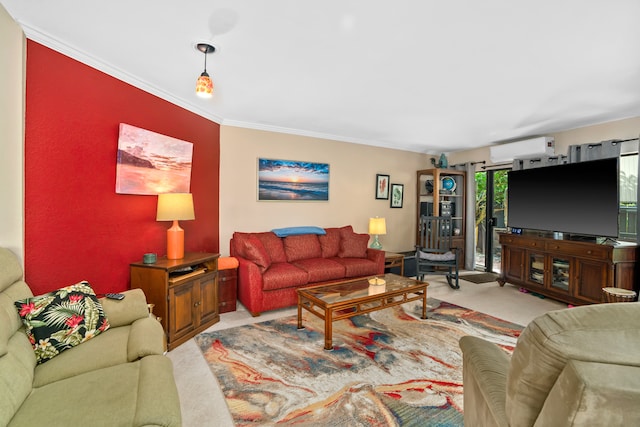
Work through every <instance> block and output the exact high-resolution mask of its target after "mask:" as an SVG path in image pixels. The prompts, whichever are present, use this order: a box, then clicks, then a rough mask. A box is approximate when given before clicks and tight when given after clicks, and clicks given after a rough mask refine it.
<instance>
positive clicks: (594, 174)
mask: <svg viewBox="0 0 640 427" xmlns="http://www.w3.org/2000/svg"><path fill="white" fill-rule="evenodd" d="M618 162H619V160H618V158H611V159H602V160H593V161H588V162H579V163H568V164H562V165H555V166H547V167H540V168H535V169H524V170H517V171H510V172H509V186H508V190H507V194H508V211H507V212H508V218H507V225H508V226H509V227H511V228H512V229H513V228H521V229H527V230H541V231H551V232H562V233H569V234H572V235H578V236H591V237H612V238H617V237H618V206H619V175H618V169H619V164H618Z"/></svg>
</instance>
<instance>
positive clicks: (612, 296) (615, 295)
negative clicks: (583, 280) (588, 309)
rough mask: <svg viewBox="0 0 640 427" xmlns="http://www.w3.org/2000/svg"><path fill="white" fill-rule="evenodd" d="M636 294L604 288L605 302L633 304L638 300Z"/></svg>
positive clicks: (603, 298)
mask: <svg viewBox="0 0 640 427" xmlns="http://www.w3.org/2000/svg"><path fill="white" fill-rule="evenodd" d="M636 296H637V294H636V292H635V291H630V290H628V289H621V288H602V301H603V302H633V301H635V300H636Z"/></svg>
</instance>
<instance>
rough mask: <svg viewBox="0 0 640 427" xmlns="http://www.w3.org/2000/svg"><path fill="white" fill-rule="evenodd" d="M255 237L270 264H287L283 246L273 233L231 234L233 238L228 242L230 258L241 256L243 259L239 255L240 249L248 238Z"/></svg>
mask: <svg viewBox="0 0 640 427" xmlns="http://www.w3.org/2000/svg"><path fill="white" fill-rule="evenodd" d="M251 236H253V237H256V238H258V239H259V240H260V242H262V246H263V247H264V249H265V250H266V252H267V254H268V255H269V258H270V259H271V262H287V257H286V256H285V254H284V245H283V243H282V239H281V238H280V237H278V236H276V235H275V234H274V233H272V232H270V231H267V232H264V233H242V232H238V231H236V232H235V233H233V238H232V239H231V242H230V245H229V246H230V248H229V249H230V251H229V252H230V254H231V256H236V255H238V256H241V257H243V258H245V257H244V256H243V255H242V254H241V250H242V249H241V247H242V245H243V244H245V243H244V242H245V240H246V239H248V238H249V237H251Z"/></svg>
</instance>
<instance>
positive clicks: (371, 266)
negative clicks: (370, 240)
mask: <svg viewBox="0 0 640 427" xmlns="http://www.w3.org/2000/svg"><path fill="white" fill-rule="evenodd" d="M332 260H334V261H336V262H338V263H340V264H342V265H343V266H344V268H345V272H344V276H345V277H358V276H373V275H376V274H379V272H378V265H377V264H376V263H375V262H373V261H371V260H370V259H368V258H340V257H337V258H332Z"/></svg>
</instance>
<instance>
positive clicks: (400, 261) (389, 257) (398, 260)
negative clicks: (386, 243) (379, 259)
mask: <svg viewBox="0 0 640 427" xmlns="http://www.w3.org/2000/svg"><path fill="white" fill-rule="evenodd" d="M392 267H400V276H404V255H402V254H396V253H393V252H385V253H384V268H385V269H387V268H392Z"/></svg>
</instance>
